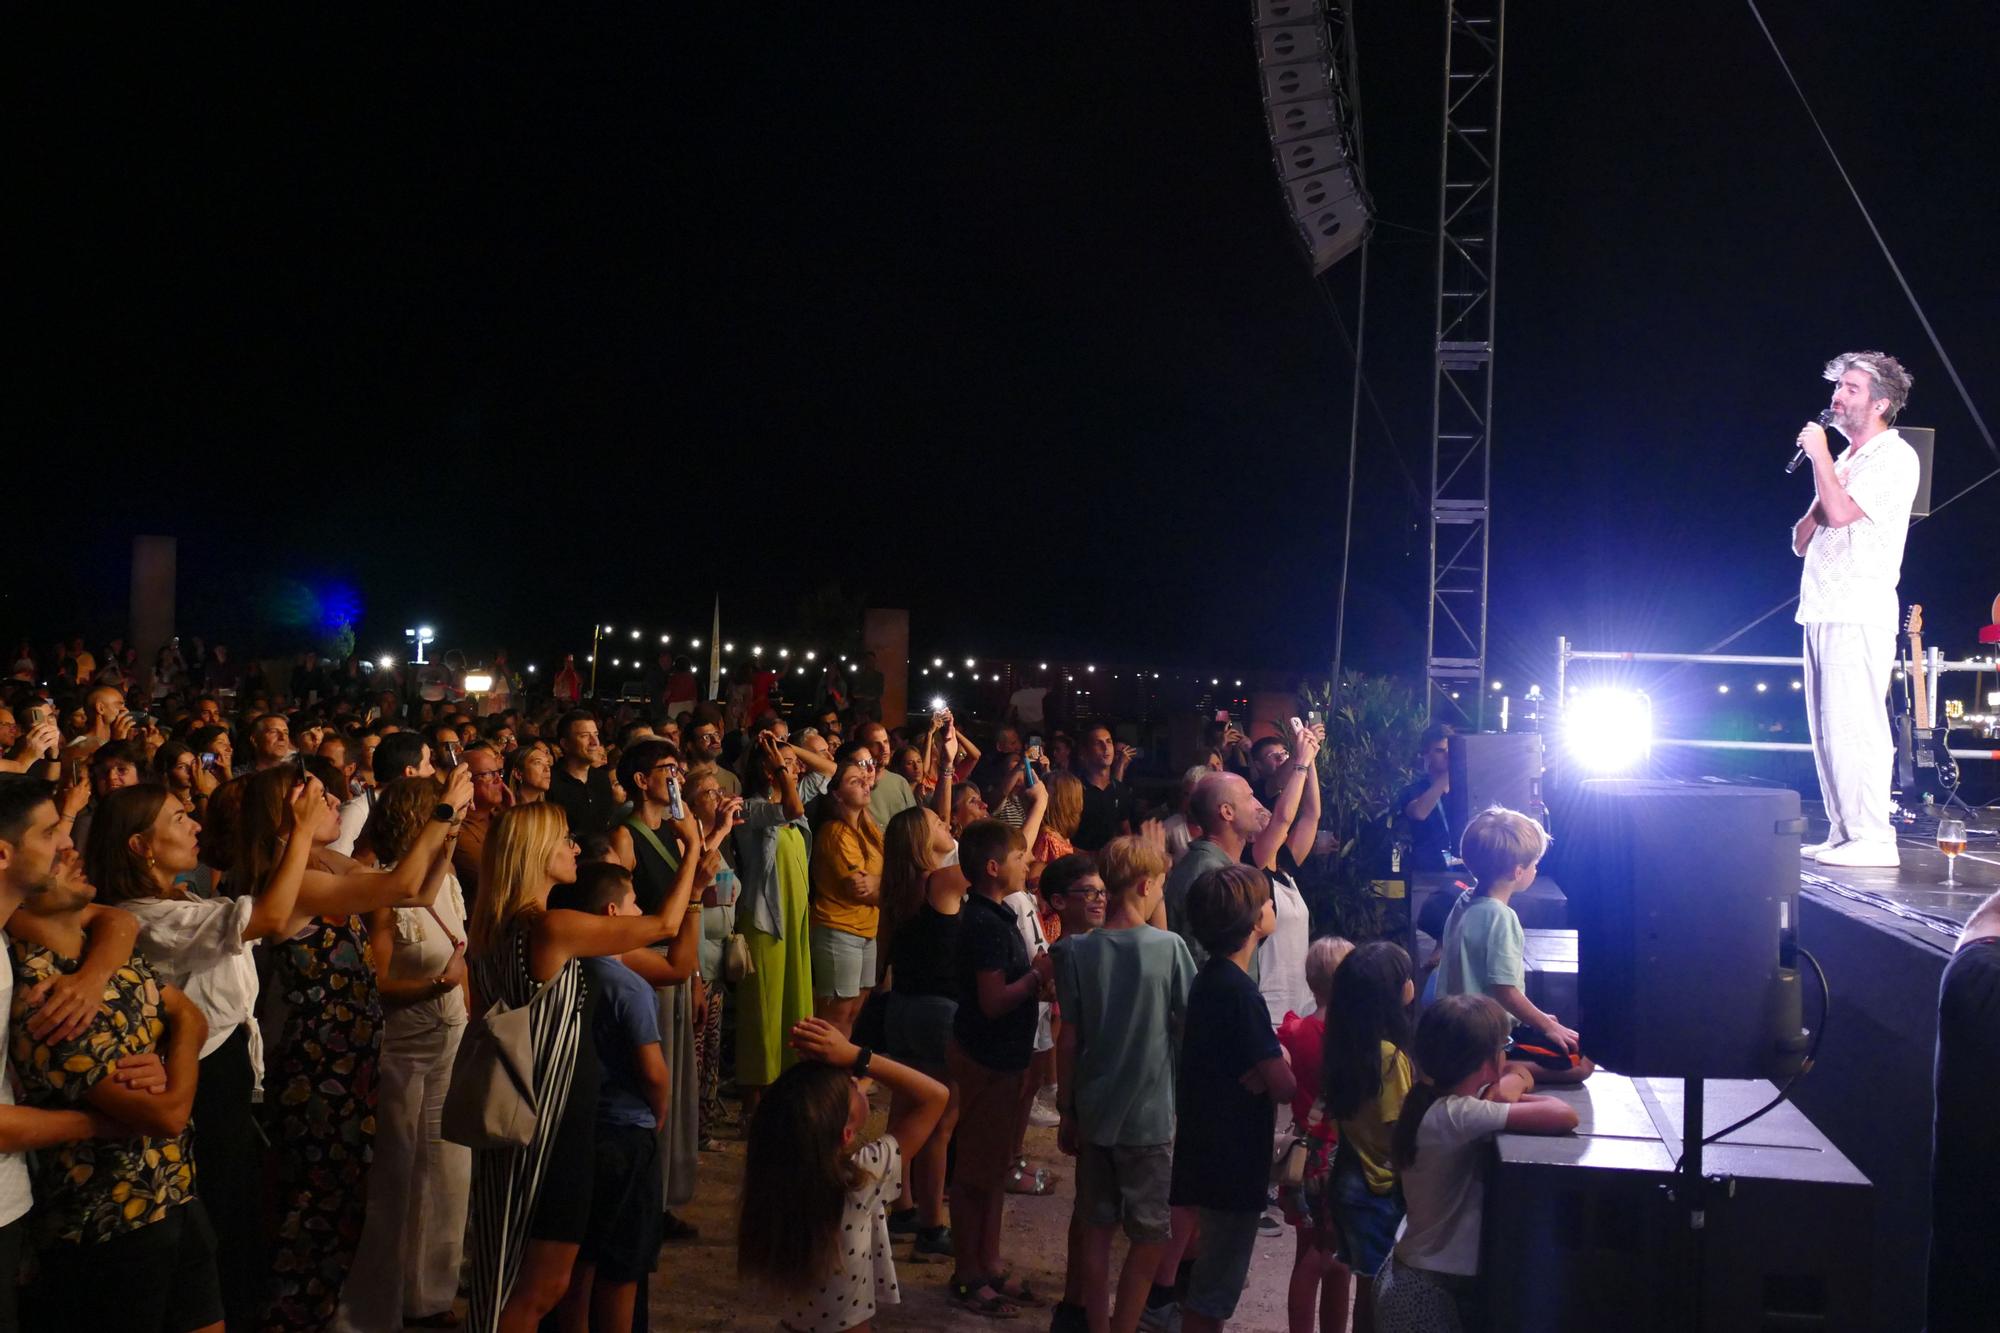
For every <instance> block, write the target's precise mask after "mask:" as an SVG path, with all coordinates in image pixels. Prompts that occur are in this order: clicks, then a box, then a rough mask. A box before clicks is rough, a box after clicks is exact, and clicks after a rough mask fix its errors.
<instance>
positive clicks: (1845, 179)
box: [1744, 0, 2000, 458]
mask: <svg viewBox="0 0 2000 1333" xmlns="http://www.w3.org/2000/svg"><path fill="white" fill-rule="evenodd" d="M1744 3H1746V4H1748V5H1749V6H1750V17H1752V18H1754V19H1756V20H1757V26H1758V27H1759V28H1761V29H1762V30H1763V33H1764V40H1765V41H1766V42H1769V43H1770V45H1771V54H1772V55H1774V56H1776V57H1777V58H1778V68H1780V69H1782V70H1784V71H1785V78H1786V79H1787V80H1788V81H1789V82H1790V83H1791V85H1792V91H1793V92H1795V93H1797V94H1798V95H1799V105H1800V106H1802V107H1804V108H1805V112H1806V119H1808V120H1810V121H1811V122H1812V127H1813V133H1815V134H1817V135H1819V141H1820V144H1821V145H1822V146H1823V147H1824V148H1825V149H1826V155H1827V156H1828V157H1830V158H1832V159H1833V169H1834V170H1835V171H1838V172H1839V173H1840V179H1841V183H1842V184H1844V185H1846V186H1847V192H1848V194H1850V195H1852V196H1853V197H1854V206H1855V207H1856V208H1857V209H1859V210H1860V211H1861V220H1862V221H1863V222H1865V223H1867V224H1868V231H1869V234H1870V235H1872V236H1874V238H1875V244H1876V245H1878V246H1880V247H1881V249H1882V258H1883V259H1885V260H1887V261H1888V263H1889V271H1890V272H1891V273H1893V274H1895V275H1896V283H1897V285H1898V286H1900V287H1901V288H1902V289H1903V295H1904V296H1906V297H1908V298H1909V301H1910V309H1912V310H1914V311H1916V312H1917V322H1918V323H1920V324H1922V325H1923V326H1924V334H1925V336H1927V337H1928V338H1929V339H1930V340H1931V349H1932V350H1933V351H1935V352H1936V353H1937V355H1938V360H1939V361H1942V362H1943V363H1944V369H1945V373H1946V374H1947V375H1949V376H1951V382H1952V385H1953V387H1955V388H1956V389H1957V390H1958V396H1959V397H1960V398H1962V399H1964V400H1965V410H1966V411H1967V412H1970V413H1971V414H1972V423H1973V424H1974V425H1975V426H1977V427H1979V434H1980V437H1981V438H1983V439H1984V440H1985V441H1986V447H1987V448H1988V449H1990V450H1991V451H1992V452H1993V456H1994V457H1995V458H2000V444H1995V443H1994V442H1993V432H1992V431H1990V430H1988V429H1987V428H1986V418H1984V417H1982V416H1980V415H1979V409H1978V408H1977V407H1976V406H1974V405H1973V402H1972V395H1971V394H1970V393H1968V392H1967V391H1966V388H1965V381H1964V380H1962V379H1960V378H1959V376H1958V367H1957V366H1955V365H1953V364H1952V362H1951V357H1950V355H1949V354H1948V353H1947V352H1946V351H1945V350H1944V343H1943V342H1942V341H1940V340H1939V338H1938V336H1937V330H1936V329H1934V328H1932V327H1931V321H1930V316H1928V315H1926V314H1925V313H1924V308H1923V306H1922V305H1920V304H1919V303H1918V302H1917V294H1916V293H1915V292H1914V291H1911V290H1910V283H1909V279H1907V278H1905V277H1904V276H1903V269H1902V266H1901V265H1900V264H1898V263H1897V262H1896V256H1894V255H1892V254H1890V253H1889V243H1888V242H1887V241H1885V240H1883V239H1882V229H1881V228H1879V227H1877V226H1876V225H1875V218H1874V216H1873V215H1872V214H1871V213H1869V211H1868V205H1867V204H1864V203H1862V202H1861V191H1860V190H1858V189H1856V188H1855V186H1854V178H1853V177H1852V176H1849V175H1848V174H1847V167H1846V164H1844V163H1843V162H1841V160H1840V154H1839V153H1836V152H1835V151H1834V150H1833V140H1831V139H1829V138H1827V136H1826V128H1825V127H1824V126H1822V125H1821V124H1820V123H1819V116H1818V114H1816V113H1815V112H1814V111H1813V109H1812V103H1811V102H1809V101H1807V100H1806V90H1805V89H1804V88H1801V87H1800V86H1799V80H1798V76H1797V75H1795V74H1793V73H1792V65H1791V62H1790V61H1788V60H1786V59H1785V53H1784V52H1783V51H1781V50H1779V49H1778V39H1777V38H1776V37H1774V36H1772V35H1771V26H1770V25H1769V24H1768V23H1766V22H1764V15H1763V12H1762V11H1761V10H1759V9H1758V8H1757V0H1744Z"/></svg>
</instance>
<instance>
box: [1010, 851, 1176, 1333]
mask: <svg viewBox="0 0 2000 1333" xmlns="http://www.w3.org/2000/svg"><path fill="white" fill-rule="evenodd" d="M1053 869H1054V867H1051V870H1053ZM1097 869H1098V873H1099V875H1100V876H1101V877H1102V880H1103V886H1104V889H1105V891H1106V894H1107V902H1106V906H1105V908H1104V914H1103V917H1102V924H1101V925H1098V926H1096V928H1095V929H1092V930H1090V931H1089V932H1088V933H1087V934H1083V933H1078V934H1074V935H1072V934H1068V933H1065V935H1064V938H1063V940H1062V948H1061V950H1060V951H1059V952H1058V954H1057V956H1056V994H1057V999H1058V1004H1059V1006H1060V1008H1061V1010H1062V1015H1063V1024H1062V1034H1061V1037H1060V1040H1059V1042H1058V1045H1057V1057H1056V1063H1057V1070H1058V1076H1057V1087H1058V1097H1057V1100H1058V1103H1059V1106H1060V1109H1061V1112H1062V1126H1061V1129H1060V1131H1059V1138H1058V1142H1059V1143H1060V1144H1061V1146H1062V1149H1063V1151H1064V1152H1067V1153H1073V1154H1075V1156H1076V1159H1077V1165H1076V1217H1077V1220H1078V1221H1079V1222H1080V1223H1081V1226H1082V1234H1081V1236H1080V1237H1079V1243H1078V1245H1077V1247H1076V1249H1075V1251H1074V1253H1073V1263H1075V1264H1076V1265H1077V1266H1078V1267H1079V1268H1080V1270H1081V1271H1080V1272H1073V1273H1071V1274H1070V1277H1069V1283H1068V1286H1069V1290H1070V1292H1072V1293H1075V1294H1076V1295H1080V1296H1081V1298H1082V1303H1083V1308H1082V1309H1078V1308H1077V1306H1076V1305H1075V1304H1073V1303H1072V1302H1071V1301H1065V1302H1064V1304H1063V1305H1062V1306H1061V1307H1059V1308H1058V1311H1057V1318H1056V1321H1055V1323H1054V1324H1053V1325H1052V1327H1053V1328H1055V1329H1058V1330H1060V1329H1062V1328H1065V1327H1070V1328H1077V1329H1082V1328H1085V1327H1099V1328H1102V1327H1105V1326H1106V1325H1105V1319H1106V1317H1107V1316H1109V1317H1110V1320H1111V1323H1110V1325H1109V1327H1111V1328H1114V1329H1119V1330H1123V1331H1124V1333H1130V1331H1131V1330H1133V1329H1135V1328H1137V1327H1138V1324H1139V1316H1140V1314H1141V1313H1142V1311H1143V1310H1144V1308H1145V1301H1146V1295H1147V1293H1148V1291H1149V1290H1150V1289H1151V1286H1152V1279H1153V1272H1154V1270H1155V1269H1156V1268H1157V1267H1158V1266H1159V1262H1160V1252H1161V1249H1162V1248H1163V1247H1164V1246H1165V1245H1166V1243H1167V1240H1168V1238H1169V1235H1170V1231H1171V1216H1170V1213H1169V1210H1168V1207H1167V1187H1168V1184H1169V1182H1170V1180H1171V1178H1172V1175H1173V1141H1174V1066H1175V1049H1176V1047H1177V1046H1178V1045H1179V1039H1180V1030H1181V1025H1182V1021H1183V1019H1184V1018H1185V1016H1186V1013H1187V1002H1188V991H1189V988H1190V987H1191V986H1192V985H1193V984H1194V958H1193V957H1192V956H1191V955H1190V954H1189V953H1188V948H1187V945H1186V944H1185V943H1183V942H1182V940H1181V938H1180V936H1178V935H1175V934H1173V933H1172V932H1170V931H1166V930H1161V929H1158V928H1157V927H1155V926H1153V925H1152V924H1151V922H1152V921H1153V919H1154V917H1155V914H1156V913H1157V912H1158V910H1159V907H1160V902H1161V894H1162V892H1163V891H1164V888H1165V885H1166V879H1167V854H1166V848H1165V845H1164V840H1163V839H1162V838H1161V837H1159V836H1158V835H1157V833H1156V834H1155V835H1154V836H1149V837H1129V836H1128V837H1121V838H1114V839H1112V840H1111V841H1110V842H1109V843H1107V844H1106V845H1105V846H1104V848H1103V849H1102V850H1101V851H1099V852H1098V853H1097ZM1044 886H1045V888H1046V886H1047V876H1046V875H1045V876H1044ZM1066 887H1067V889H1068V890H1069V891H1068V892H1066V893H1065V894H1064V895H1063V897H1064V898H1065V900H1067V899H1069V898H1072V897H1075V898H1081V899H1083V900H1084V901H1083V904H1082V910H1083V914H1084V915H1085V917H1086V918H1087V917H1088V915H1089V892H1090V891H1089V890H1088V889H1086V888H1085V887H1084V884H1083V883H1075V884H1071V885H1068V886H1066ZM1079 890H1081V892H1079ZM1121 1224H1122V1225H1123V1227H1124V1230H1125V1235H1126V1237H1127V1238H1128V1239H1129V1240H1130V1241H1131V1248H1130V1249H1129V1250H1128V1251H1127V1254H1126V1259H1125V1267H1124V1270H1123V1272H1122V1273H1121V1275H1120V1276H1119V1278H1118V1280H1117V1283H1116V1285H1115V1288H1114V1285H1113V1283H1112V1279H1111V1274H1110V1264H1111V1239H1112V1231H1113V1229H1114V1228H1116V1227H1118V1226H1120V1225H1121ZM1114 1291H1115V1294H1116V1299H1115V1301H1114V1299H1113V1295H1114ZM1086 1320H1087V1321H1088V1322H1087V1323H1086Z"/></svg>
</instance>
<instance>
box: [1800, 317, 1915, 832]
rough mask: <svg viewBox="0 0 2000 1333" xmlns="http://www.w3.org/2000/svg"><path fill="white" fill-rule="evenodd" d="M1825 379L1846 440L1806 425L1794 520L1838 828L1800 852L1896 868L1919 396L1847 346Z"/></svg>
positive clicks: (1812, 691)
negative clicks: (1903, 618)
mask: <svg viewBox="0 0 2000 1333" xmlns="http://www.w3.org/2000/svg"><path fill="white" fill-rule="evenodd" d="M1826 378H1827V379H1829V380H1831V381H1833V384H1834V390H1833V402H1832V405H1831V406H1830V407H1829V408H1828V412H1827V414H1826V416H1827V419H1828V424H1830V425H1831V426H1832V427H1833V428H1834V429H1835V430H1837V431H1839V432H1840V433H1841V434H1842V435H1844V436H1846V437H1847V448H1846V449H1845V450H1843V451H1842V452H1841V455H1840V457H1839V458H1838V459H1837V460H1836V459H1835V458H1834V457H1833V456H1832V453H1831V452H1830V451H1829V449H1828V446H1827V438H1826V431H1824V430H1823V429H1821V428H1820V427H1819V426H1818V425H1817V424H1814V423H1808V424H1807V426H1806V428H1805V429H1804V430H1802V431H1800V432H1799V439H1798V446H1799V451H1800V452H1801V453H1802V454H1804V455H1805V457H1806V459H1807V460H1808V461H1810V462H1811V463H1812V472H1813V491H1814V499H1813V503H1812V507H1811V508H1810V509H1808V510H1806V513H1805V517H1804V518H1801V519H1800V520H1799V521H1798V523H1797V524H1795V525H1794V526H1793V528H1792V554H1794V555H1799V556H1803V557H1805V569H1804V571H1803V572H1802V573H1801V575H1800V577H1799V612H1798V617H1797V619H1798V622H1799V624H1801V625H1803V626H1805V659H1806V672H1805V696H1806V720H1807V722H1808V723H1809V724H1810V725H1811V728H1812V748H1813V763H1814V765H1815V766H1816V767H1817V768H1818V770H1819V787H1820V793H1821V795H1822V796H1823V797H1824V798H1825V800H1826V818H1827V823H1828V825H1829V829H1828V832H1827V840H1826V841H1825V842H1823V843H1817V844H1814V845H1811V846H1807V847H1802V848H1801V849H1800V851H1801V852H1802V853H1803V854H1804V855H1805V856H1807V857H1809V858H1811V859H1814V860H1817V861H1818V862H1819V863H1820V864H1821V865H1832V866H1894V865H1896V864H1897V858H1896V834H1895V831H1894V830H1893V829H1891V828H1890V826H1889V777H1890V766H1891V764H1892V762H1893V760H1894V742H1892V741H1891V740H1890V737H1889V713H1888V708H1887V705H1886V703H1885V700H1886V699H1887V697H1888V693H1889V671H1890V668H1891V667H1892V666H1893V665H1894V663H1895V660H1896V630H1897V610H1898V602H1897V599H1896V582H1897V579H1898V578H1899V577H1900V576H1901V573H1902V566H1903V539H1904V537H1905V536H1906V535H1908V532H1909V527H1910V505H1911V502H1912V501H1913V500H1914V499H1915V498H1916V493H1917V473H1918V464H1917V454H1916V451H1915V450H1914V449H1912V448H1910V446H1909V445H1908V444H1907V443H1905V442H1904V440H1903V437H1902V436H1900V435H1898V434H1897V433H1896V432H1895V431H1894V430H1892V429H1891V428H1890V423H1892V422H1893V421H1895V419H1896V414H1897V413H1898V412H1901V411H1902V410H1903V404H1904V403H1905V402H1907V401H1908V400H1909V396H1910V373H1909V372H1908V371H1907V370H1904V369H1903V367H1902V364H1901V363H1900V362H1898V361H1897V360H1896V358H1894V357H1893V356H1887V355H1884V354H1883V353H1881V352H1844V353H1842V354H1841V355H1839V356H1837V357H1835V358H1834V359H1833V360H1831V361H1829V362H1827V363H1826Z"/></svg>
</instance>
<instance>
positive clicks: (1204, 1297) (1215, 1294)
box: [1181, 1208, 1263, 1319]
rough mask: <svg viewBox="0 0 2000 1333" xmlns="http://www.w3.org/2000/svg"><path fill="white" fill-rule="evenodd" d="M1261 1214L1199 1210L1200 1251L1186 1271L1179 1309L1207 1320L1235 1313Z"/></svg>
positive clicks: (1253, 1247)
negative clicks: (1187, 1272) (1186, 1283)
mask: <svg viewBox="0 0 2000 1333" xmlns="http://www.w3.org/2000/svg"><path fill="white" fill-rule="evenodd" d="M1262 1216H1263V1214H1262V1213H1225V1212H1223V1211H1221V1210H1220V1209H1216V1208H1203V1209H1202V1210H1201V1253H1200V1254H1198V1255H1196V1256H1195V1260H1194V1271H1193V1272H1191V1273H1190V1274H1188V1285H1187V1295H1186V1297H1184V1298H1183V1299H1182V1301H1181V1306H1182V1308H1183V1309H1188V1310H1192V1311H1194V1312H1195V1313H1196V1314H1198V1315H1206V1316H1208V1317H1209V1318H1210V1319H1228V1318H1229V1317H1230V1316H1231V1315H1233V1314H1235V1313H1236V1302H1237V1300H1238V1299H1239V1298H1240V1297H1241V1296H1242V1295H1243V1283H1244V1281H1245V1279H1247V1278H1248V1277H1249V1276H1250V1256H1251V1253H1252V1252H1253V1251H1254V1250H1255V1249H1256V1248H1257V1222H1258V1220H1259V1219H1260V1218H1261V1217H1262Z"/></svg>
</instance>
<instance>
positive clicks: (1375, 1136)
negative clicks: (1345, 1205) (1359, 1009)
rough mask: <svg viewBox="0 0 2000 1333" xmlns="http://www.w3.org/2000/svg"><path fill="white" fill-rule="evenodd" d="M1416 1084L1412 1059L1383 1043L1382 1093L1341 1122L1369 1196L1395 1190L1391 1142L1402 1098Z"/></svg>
mask: <svg viewBox="0 0 2000 1333" xmlns="http://www.w3.org/2000/svg"><path fill="white" fill-rule="evenodd" d="M1414 1081H1415V1080H1414V1078H1413V1077H1412V1073H1411V1069H1410V1057H1409V1056H1407V1055H1404V1054H1403V1053H1402V1052H1401V1051H1399V1050H1397V1049H1396V1046H1395V1043H1394V1042H1387V1041H1385V1042H1383V1043H1382V1091H1381V1092H1379V1093H1377V1094H1376V1096H1375V1100H1374V1101H1372V1102H1369V1103H1368V1104H1366V1105H1365V1106H1363V1107H1362V1108H1361V1109H1360V1111H1359V1112H1358V1113H1357V1114H1356V1115H1355V1116H1353V1117H1352V1118H1351V1119H1345V1120H1342V1121H1341V1122H1340V1138H1341V1142H1343V1143H1344V1144H1346V1145H1347V1146H1348V1147H1349V1148H1352V1149H1353V1150H1354V1153H1355V1155H1356V1156H1357V1157H1359V1158H1360V1159H1361V1174H1362V1177H1363V1178H1364V1179H1366V1180H1367V1182H1368V1192H1369V1193H1370V1194H1387V1193H1388V1192H1389V1191H1390V1190H1392V1189H1394V1188H1395V1185H1396V1168H1395V1165H1394V1163H1393V1162H1392V1161H1391V1160H1390V1154H1389V1147H1390V1140H1391V1139H1392V1138H1393V1136H1394V1135H1395V1132H1396V1118H1397V1117H1398V1116H1400V1115H1402V1114H1403V1098H1405V1097H1407V1096H1409V1094H1410V1084H1411V1083H1412V1082H1414Z"/></svg>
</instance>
